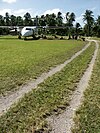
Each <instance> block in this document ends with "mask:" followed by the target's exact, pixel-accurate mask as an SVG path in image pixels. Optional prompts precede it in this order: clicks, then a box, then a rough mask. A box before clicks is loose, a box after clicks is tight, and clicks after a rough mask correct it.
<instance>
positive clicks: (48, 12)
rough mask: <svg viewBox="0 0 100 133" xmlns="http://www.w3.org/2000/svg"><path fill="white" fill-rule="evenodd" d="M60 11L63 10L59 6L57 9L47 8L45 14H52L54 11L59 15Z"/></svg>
mask: <svg viewBox="0 0 100 133" xmlns="http://www.w3.org/2000/svg"><path fill="white" fill-rule="evenodd" d="M58 12H61V10H60V9H59V8H56V9H52V10H47V11H45V12H44V13H43V14H44V15H46V14H52V13H54V14H56V15H57V13H58Z"/></svg>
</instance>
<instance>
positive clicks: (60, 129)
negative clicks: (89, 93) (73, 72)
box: [47, 40, 99, 133]
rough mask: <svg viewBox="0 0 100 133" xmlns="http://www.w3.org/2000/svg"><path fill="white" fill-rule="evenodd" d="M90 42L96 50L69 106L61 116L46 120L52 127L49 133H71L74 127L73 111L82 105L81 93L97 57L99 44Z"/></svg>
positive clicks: (86, 84)
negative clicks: (94, 45)
mask: <svg viewBox="0 0 100 133" xmlns="http://www.w3.org/2000/svg"><path fill="white" fill-rule="evenodd" d="M92 41H94V42H95V43H96V49H95V51H94V55H93V58H92V60H91V62H90V64H89V67H88V68H87V69H86V71H85V73H84V75H83V76H82V78H81V80H80V82H79V84H78V86H77V89H76V91H75V92H74V93H73V95H72V97H71V101H70V105H69V106H68V107H67V108H66V110H65V111H64V112H63V113H62V114H59V115H58V116H51V117H50V118H48V119H47V121H48V123H49V125H50V126H51V127H52V131H51V133H71V127H73V126H74V122H73V117H74V115H75V111H76V110H77V109H78V108H79V106H80V105H81V103H82V100H83V95H84V94H83V92H84V91H85V89H86V88H87V87H88V83H89V80H90V78H91V75H92V70H93V66H94V63H95V60H96V57H97V52H98V48H99V44H98V42H97V41H95V40H90V42H92Z"/></svg>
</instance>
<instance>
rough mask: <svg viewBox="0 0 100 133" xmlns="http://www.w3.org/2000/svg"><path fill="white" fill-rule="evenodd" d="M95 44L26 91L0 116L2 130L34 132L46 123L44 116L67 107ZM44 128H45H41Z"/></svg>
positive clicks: (19, 132)
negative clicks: (37, 85)
mask: <svg viewBox="0 0 100 133" xmlns="http://www.w3.org/2000/svg"><path fill="white" fill-rule="evenodd" d="M94 49H95V46H94V45H91V46H90V47H89V48H87V50H86V51H84V52H83V53H82V54H81V55H80V56H78V57H77V58H75V59H74V60H73V61H72V62H71V63H69V64H68V65H67V66H66V67H65V68H64V69H63V70H62V71H60V72H58V73H56V74H55V75H53V76H52V77H50V78H48V79H47V80H45V82H44V83H42V84H40V85H39V87H38V88H37V89H35V90H33V91H32V92H30V93H28V94H26V95H25V97H24V98H22V99H21V100H20V101H19V102H18V103H17V104H16V105H15V106H13V107H12V108H11V109H10V110H9V111H8V112H7V113H6V114H5V115H3V116H1V118H0V133H31V132H32V131H34V130H36V131H38V130H39V129H41V128H43V127H44V126H47V125H46V124H47V123H46V122H45V118H46V117H47V116H48V115H50V114H52V113H54V112H59V110H60V109H61V110H62V109H65V108H66V106H67V105H68V104H69V101H70V95H71V94H72V93H73V91H74V90H75V88H76V86H77V82H78V81H79V80H80V78H81V76H82V75H83V73H84V71H85V70H86V68H87V67H88V64H89V62H90V60H91V58H92V54H93V52H94ZM41 132H43V130H42V131H41Z"/></svg>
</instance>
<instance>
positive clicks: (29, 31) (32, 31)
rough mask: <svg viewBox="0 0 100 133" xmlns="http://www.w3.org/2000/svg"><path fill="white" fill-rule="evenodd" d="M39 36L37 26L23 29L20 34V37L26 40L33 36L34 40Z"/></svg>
mask: <svg viewBox="0 0 100 133" xmlns="http://www.w3.org/2000/svg"><path fill="white" fill-rule="evenodd" d="M37 34H38V28H37V27H36V26H26V27H24V28H22V30H21V32H20V36H22V37H24V38H26V37H30V36H32V37H33V39H35V38H36V35H37Z"/></svg>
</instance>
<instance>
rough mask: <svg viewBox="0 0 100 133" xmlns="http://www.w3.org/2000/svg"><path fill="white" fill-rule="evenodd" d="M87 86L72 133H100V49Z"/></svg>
mask: <svg viewBox="0 0 100 133" xmlns="http://www.w3.org/2000/svg"><path fill="white" fill-rule="evenodd" d="M89 84H90V86H89V87H88V88H87V90H86V91H85V93H84V98H85V99H84V102H83V104H82V106H81V107H80V108H79V110H77V112H76V117H75V127H74V129H73V133H100V47H99V53H98V58H97V60H96V64H95V66H94V71H93V74H92V77H91V81H90V83H89Z"/></svg>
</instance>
